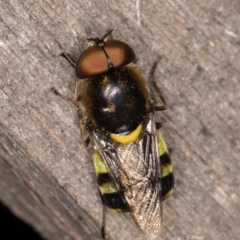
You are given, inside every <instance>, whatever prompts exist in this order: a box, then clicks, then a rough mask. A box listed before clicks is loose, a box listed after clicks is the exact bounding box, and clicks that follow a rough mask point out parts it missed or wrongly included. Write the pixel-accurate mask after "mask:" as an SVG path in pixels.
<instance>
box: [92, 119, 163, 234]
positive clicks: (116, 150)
mask: <svg viewBox="0 0 240 240" xmlns="http://www.w3.org/2000/svg"><path fill="white" fill-rule="evenodd" d="M90 136H91V139H92V141H93V143H94V145H95V147H96V150H97V151H98V152H99V154H100V155H101V157H102V159H103V161H104V163H105V165H106V166H107V169H108V171H109V172H108V174H109V175H110V178H111V179H112V181H113V183H114V184H115V186H116V189H117V191H118V192H121V193H124V194H121V197H122V198H123V202H126V203H127V205H129V210H130V212H131V215H132V217H133V219H134V220H135V222H136V223H137V225H138V226H139V228H140V229H141V230H142V231H143V232H144V233H145V234H146V235H147V236H148V237H150V238H153V237H155V236H156V234H157V232H158V231H159V229H160V226H161V219H162V204H161V192H162V186H161V171H160V158H159V153H158V143H157V135H156V127H155V121H154V116H153V114H151V115H150V120H149V122H148V125H147V128H146V129H145V130H144V131H143V133H142V136H141V137H140V138H139V139H137V140H136V141H133V142H131V143H129V144H116V143H114V142H113V141H111V140H107V139H104V137H103V136H102V135H99V134H97V132H95V131H92V132H90Z"/></svg>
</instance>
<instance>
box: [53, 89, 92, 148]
mask: <svg viewBox="0 0 240 240" xmlns="http://www.w3.org/2000/svg"><path fill="white" fill-rule="evenodd" d="M50 90H51V91H52V92H53V93H54V94H56V95H58V96H59V97H61V98H62V99H64V100H65V101H67V102H68V103H69V104H70V105H71V106H72V107H73V108H74V109H75V110H76V111H77V112H78V114H79V125H80V126H79V127H80V134H81V139H82V142H83V144H84V146H85V147H87V146H88V144H89V142H90V138H89V136H88V137H87V138H86V139H85V134H84V129H85V127H84V122H83V113H82V111H81V109H80V108H79V107H78V106H77V105H76V103H75V102H74V101H72V100H71V99H70V98H68V97H66V96H64V95H63V94H61V93H60V92H59V91H58V90H57V89H56V88H55V87H51V88H50Z"/></svg>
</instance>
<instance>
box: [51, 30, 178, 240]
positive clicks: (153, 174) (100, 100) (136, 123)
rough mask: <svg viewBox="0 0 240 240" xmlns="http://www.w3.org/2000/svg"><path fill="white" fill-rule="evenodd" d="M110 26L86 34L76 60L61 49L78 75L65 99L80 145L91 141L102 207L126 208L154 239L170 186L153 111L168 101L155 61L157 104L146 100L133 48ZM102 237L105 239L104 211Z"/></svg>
mask: <svg viewBox="0 0 240 240" xmlns="http://www.w3.org/2000/svg"><path fill="white" fill-rule="evenodd" d="M112 31H113V30H111V31H109V32H108V33H106V34H105V35H104V36H103V37H102V38H90V39H88V47H87V48H86V49H85V50H84V51H83V52H82V53H81V55H80V57H79V59H78V61H77V63H76V64H75V63H74V61H73V60H72V59H71V57H70V56H69V55H67V54H65V53H64V54H62V56H64V57H65V58H66V59H67V60H68V61H69V62H70V64H71V65H72V66H74V67H75V69H76V75H77V77H78V81H77V83H76V89H75V102H74V101H71V100H69V99H67V100H68V101H69V102H70V103H71V104H72V105H73V106H74V108H75V109H76V110H77V111H78V113H79V116H80V132H81V137H82V140H83V143H84V145H85V146H87V145H88V143H89V142H90V141H91V142H92V144H93V145H94V153H93V162H94V167H95V171H96V175H97V182H98V185H99V192H100V195H101V198H102V202H103V206H104V209H106V206H107V207H108V208H111V209H113V210H114V211H116V212H130V213H131V216H132V218H133V219H134V221H135V222H136V224H137V225H138V227H139V228H140V229H141V230H142V231H143V232H144V234H145V235H146V236H147V237H149V238H154V237H155V236H156V235H157V233H158V232H159V229H160V226H161V221H162V201H163V200H164V199H166V198H167V197H168V196H170V195H171V193H172V189H173V185H174V178H173V172H172V165H171V160H170V157H169V152H168V149H167V146H166V143H165V141H164V139H163V137H162V135H161V133H160V132H159V131H158V128H160V127H161V124H160V123H158V122H156V120H155V111H163V110H166V109H167V105H166V102H165V100H164V98H163V96H162V94H161V91H160V89H159V88H158V86H157V84H156V82H155V80H154V70H155V68H156V63H155V65H154V67H153V69H152V71H151V74H150V79H151V82H152V84H153V86H154V88H155V89H156V92H157V94H158V96H159V97H160V99H161V101H162V103H163V104H162V105H155V103H154V101H153V100H152V99H151V97H150V94H149V90H148V88H147V87H146V84H145V82H144V79H143V76H142V75H141V73H140V71H139V70H138V69H137V67H136V66H135V63H136V61H137V58H136V55H135V53H134V51H133V50H132V48H131V47H130V46H129V45H127V44H126V43H124V42H122V41H119V40H114V39H112V35H111V34H112ZM52 90H53V91H54V92H55V93H56V94H58V95H60V96H62V95H61V94H60V93H59V92H58V91H57V90H56V89H55V88H53V89H52ZM64 98H66V97H64ZM77 102H79V104H80V106H79V105H77ZM86 131H87V133H88V136H87V137H85V132H86ZM102 236H103V238H105V211H104V214H103V227H102Z"/></svg>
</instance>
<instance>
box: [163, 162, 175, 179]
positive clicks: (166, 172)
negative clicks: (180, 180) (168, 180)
mask: <svg viewBox="0 0 240 240" xmlns="http://www.w3.org/2000/svg"><path fill="white" fill-rule="evenodd" d="M161 172H162V178H164V177H166V176H168V175H169V174H170V173H172V172H173V170H172V164H163V165H161Z"/></svg>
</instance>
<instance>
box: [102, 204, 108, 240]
mask: <svg viewBox="0 0 240 240" xmlns="http://www.w3.org/2000/svg"><path fill="white" fill-rule="evenodd" d="M106 214H107V206H106V205H105V204H103V219H102V229H101V232H102V239H106V238H105V223H106Z"/></svg>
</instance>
